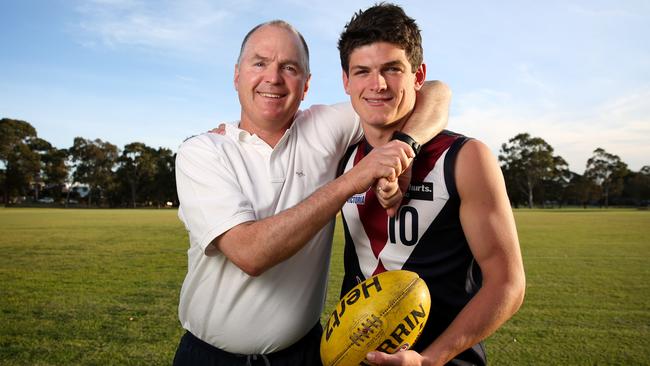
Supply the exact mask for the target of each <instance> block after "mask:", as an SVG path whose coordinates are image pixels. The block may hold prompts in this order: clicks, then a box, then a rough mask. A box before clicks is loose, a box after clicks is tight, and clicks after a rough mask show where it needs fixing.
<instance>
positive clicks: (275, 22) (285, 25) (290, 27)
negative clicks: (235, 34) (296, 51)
mask: <svg viewBox="0 0 650 366" xmlns="http://www.w3.org/2000/svg"><path fill="white" fill-rule="evenodd" d="M267 25H268V26H274V27H279V28H284V29H286V30H288V31H290V32H292V33H293V34H295V35H297V36H298V38H299V39H300V43H302V48H303V51H304V56H305V57H304V60H303V63H304V65H305V71H306V73H307V74H309V47H307V42H306V41H305V38H304V37H303V36H302V34H300V32H298V30H297V29H296V28H295V27H294V26H293V25H291V24H289V23H287V22H285V21H284V20H279V19H276V20H271V21H268V22H264V23H261V24H258V25H256V26H255V27H253V29H251V30H250V31H249V32H248V33H246V36H245V37H244V40H243V41H242V43H241V48H240V49H239V56H237V64H238V65H239V63H240V62H241V56H242V54H243V53H244V48H245V47H246V43H248V39H249V38H250V37H251V35H253V33H255V31H257V30H258V29H260V28H262V27H265V26H267Z"/></svg>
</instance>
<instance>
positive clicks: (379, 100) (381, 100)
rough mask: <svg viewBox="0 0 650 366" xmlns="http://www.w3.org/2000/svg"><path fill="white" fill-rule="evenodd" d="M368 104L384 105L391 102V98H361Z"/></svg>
mask: <svg viewBox="0 0 650 366" xmlns="http://www.w3.org/2000/svg"><path fill="white" fill-rule="evenodd" d="M363 99H364V100H365V101H366V102H367V103H368V104H377V105H380V104H384V103H387V102H389V101H391V100H392V99H393V98H392V97H383V98H367V97H366V98H363Z"/></svg>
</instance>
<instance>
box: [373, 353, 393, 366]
mask: <svg viewBox="0 0 650 366" xmlns="http://www.w3.org/2000/svg"><path fill="white" fill-rule="evenodd" d="M366 359H367V360H368V361H370V362H371V363H372V364H373V365H383V366H393V365H394V366H398V365H399V362H400V361H399V358H397V357H395V356H394V355H389V354H387V353H383V352H377V351H373V352H369V353H368V354H367V355H366Z"/></svg>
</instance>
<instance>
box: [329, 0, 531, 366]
mask: <svg viewBox="0 0 650 366" xmlns="http://www.w3.org/2000/svg"><path fill="white" fill-rule="evenodd" d="M339 51H340V55H341V66H342V68H343V84H344V86H345V90H346V92H347V94H349V95H350V100H351V101H352V105H353V107H354V109H355V110H356V111H357V113H358V114H359V116H360V118H361V124H362V127H363V130H364V134H365V138H364V140H363V141H361V142H360V143H359V144H358V145H356V146H354V147H352V148H351V149H350V151H349V153H348V154H346V158H345V159H344V161H343V162H342V167H343V171H344V172H350V171H352V169H354V167H356V166H357V165H358V164H359V163H360V162H361V161H363V160H362V159H363V158H364V157H365V156H370V155H369V154H372V151H374V150H375V149H377V148H380V147H383V146H385V144H386V143H388V142H389V141H390V139H391V136H393V135H394V133H395V132H396V131H400V130H401V128H402V127H403V125H404V123H405V121H406V118H408V116H409V115H410V114H411V113H412V111H413V106H414V103H415V95H416V92H417V90H419V89H420V88H421V86H422V83H423V82H424V80H425V74H426V68H425V65H424V64H423V56H422V46H421V38H420V31H419V29H418V27H417V25H416V23H415V21H414V20H413V19H411V18H409V17H408V16H407V15H406V14H405V13H404V11H403V10H402V9H401V8H400V7H398V6H395V5H392V4H384V3H382V4H379V5H376V6H373V7H371V8H368V9H367V10H365V11H361V12H359V13H357V14H355V15H354V17H353V18H352V20H351V21H350V22H349V23H348V25H347V26H346V28H345V30H344V32H343V33H342V34H341V37H340V40H339ZM413 146H414V147H415V149H414V150H416V154H417V155H416V158H415V160H414V163H413V171H412V179H411V184H410V186H409V188H408V192H405V196H406V199H405V205H403V206H402V207H401V208H400V209H399V210H398V212H397V213H396V215H395V217H389V216H387V215H386V212H385V210H383V209H382V208H381V206H380V204H379V203H378V201H377V198H376V195H375V192H374V191H372V190H371V191H368V192H365V193H363V194H361V195H359V196H363V197H358V198H359V199H355V200H350V201H348V202H347V203H346V204H345V205H344V207H343V210H342V212H343V221H344V225H345V239H346V242H345V260H344V266H345V276H344V279H343V286H342V290H341V294H342V295H343V294H345V293H346V292H347V291H349V290H350V289H351V288H352V287H354V286H355V285H357V284H358V283H359V282H360V281H363V280H365V279H367V278H369V277H371V276H372V275H374V274H377V273H380V272H383V271H387V270H397V269H406V270H410V271H414V272H417V273H418V274H419V275H420V277H422V278H423V279H424V280H425V281H426V283H427V285H428V287H429V290H430V293H431V313H430V314H431V315H430V316H429V319H428V322H427V324H426V326H425V328H424V331H423V333H422V335H421V336H420V338H419V340H418V341H417V342H416V344H415V345H414V346H413V348H412V350H410V351H406V352H397V353H395V354H387V353H381V352H371V353H369V354H368V356H367V359H368V361H370V362H371V363H372V364H377V365H443V364H452V365H484V364H486V356H485V351H484V349H483V346H482V344H481V343H480V342H481V340H483V339H484V338H486V337H487V336H488V335H490V334H491V333H492V332H494V331H495V330H496V329H497V328H498V327H499V326H501V325H502V324H503V323H504V322H505V321H506V320H507V319H509V318H510V317H511V316H512V315H513V314H514V313H515V312H516V311H517V310H518V309H519V307H520V305H521V303H522V301H523V296H524V289H525V278H524V270H523V264H522V259H521V254H520V249H519V242H518V239H517V232H516V229H515V223H514V219H513V215H512V211H511V209H510V206H509V202H508V198H507V195H506V189H505V185H504V181H503V177H502V175H501V170H500V169H499V166H498V165H497V163H496V160H495V159H494V157H493V156H492V155H491V153H490V151H489V149H488V148H487V147H486V146H485V145H484V144H483V143H481V142H479V141H477V140H474V139H468V138H466V137H464V136H461V135H459V134H455V133H452V132H447V131H445V132H442V133H441V134H439V135H438V136H436V137H435V138H434V139H433V140H431V141H430V142H428V143H426V144H424V145H423V146H422V147H421V149H420V150H419V152H417V150H418V146H417V145H416V144H414V145H413ZM361 198H363V199H361ZM395 351H397V350H395Z"/></svg>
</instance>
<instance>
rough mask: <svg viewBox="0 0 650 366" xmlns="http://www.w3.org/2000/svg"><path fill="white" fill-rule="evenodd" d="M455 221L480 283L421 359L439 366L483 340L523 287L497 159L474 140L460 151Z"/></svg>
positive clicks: (517, 302)
mask: <svg viewBox="0 0 650 366" xmlns="http://www.w3.org/2000/svg"><path fill="white" fill-rule="evenodd" d="M456 165H457V166H456V182H457V186H458V192H459V194H460V197H461V205H460V220H461V223H462V225H463V231H464V232H465V236H466V237H467V241H468V243H469V246H470V249H471V250H472V254H473V255H474V258H476V261H477V263H478V264H479V265H480V267H481V271H482V274H483V285H482V287H481V289H480V290H479V291H478V293H477V294H476V296H474V298H472V300H471V301H470V302H469V303H468V304H467V305H466V306H465V308H463V310H462V311H461V312H460V313H459V314H458V316H457V317H456V319H454V321H453V322H452V323H451V325H450V326H449V327H448V328H447V329H446V330H445V331H444V332H443V333H442V334H441V335H440V337H438V339H436V340H435V341H434V343H433V344H432V345H431V346H429V347H428V348H427V349H426V350H425V351H424V352H423V356H425V357H427V358H429V359H431V360H435V362H432V363H431V364H433V365H443V364H444V363H446V362H448V361H449V360H451V359H452V358H453V357H454V356H456V355H457V354H459V353H460V352H462V351H464V350H465V349H467V348H469V347H471V346H473V345H474V344H476V343H478V342H480V341H481V340H483V339H485V338H486V337H487V336H489V335H490V334H492V333H493V332H494V331H495V330H497V329H498V328H499V327H500V326H501V325H503V323H505V322H506V321H507V320H508V319H510V317H512V315H514V313H516V312H517V310H519V307H520V306H521V304H522V302H523V299H524V292H525V287H526V280H525V275H524V266H523V262H522V259H521V251H520V248H519V239H518V238H517V230H516V228H515V221H514V217H513V215H512V209H511V208H510V202H509V201H508V196H507V194H506V188H505V183H504V181H503V176H502V174H501V169H500V168H499V166H498V164H497V162H496V160H495V159H494V157H493V156H492V154H491V153H490V151H489V149H488V148H487V147H486V146H485V145H484V144H482V143H481V142H479V141H475V140H472V141H469V142H468V143H467V144H466V145H465V146H464V147H463V148H462V149H461V150H460V152H459V155H458V160H457V164H456Z"/></svg>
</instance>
